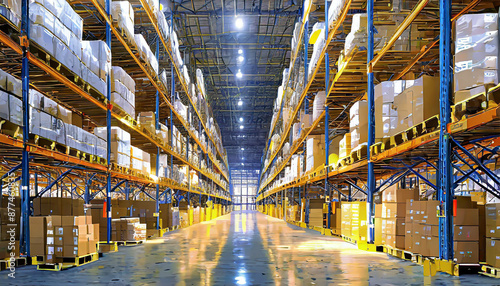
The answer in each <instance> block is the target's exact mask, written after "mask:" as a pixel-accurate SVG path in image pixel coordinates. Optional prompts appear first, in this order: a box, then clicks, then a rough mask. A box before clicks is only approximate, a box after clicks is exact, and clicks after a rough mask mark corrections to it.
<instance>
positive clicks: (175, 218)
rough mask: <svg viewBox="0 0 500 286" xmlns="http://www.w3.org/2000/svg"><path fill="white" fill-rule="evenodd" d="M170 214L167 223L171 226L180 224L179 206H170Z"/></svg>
mask: <svg viewBox="0 0 500 286" xmlns="http://www.w3.org/2000/svg"><path fill="white" fill-rule="evenodd" d="M171 214H172V215H171V216H170V221H169V224H170V225H171V226H172V227H175V226H178V225H179V224H180V221H179V220H180V218H179V208H178V207H172V209H171Z"/></svg>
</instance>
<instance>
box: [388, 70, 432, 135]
mask: <svg viewBox="0 0 500 286" xmlns="http://www.w3.org/2000/svg"><path fill="white" fill-rule="evenodd" d="M408 83H409V82H408V81H407V82H406V88H405V89H404V90H403V91H402V92H401V93H399V94H398V95H396V96H395V97H394V105H393V107H394V108H395V109H396V111H397V116H398V125H397V128H396V130H395V134H397V133H399V132H402V131H405V130H407V129H408V128H410V127H413V126H415V125H418V124H420V123H422V122H424V121H426V120H427V119H429V118H431V117H433V116H435V115H438V114H439V77H431V76H427V75H424V76H422V77H420V78H418V79H416V80H414V81H413V84H412V85H411V86H410V85H409V84H408Z"/></svg>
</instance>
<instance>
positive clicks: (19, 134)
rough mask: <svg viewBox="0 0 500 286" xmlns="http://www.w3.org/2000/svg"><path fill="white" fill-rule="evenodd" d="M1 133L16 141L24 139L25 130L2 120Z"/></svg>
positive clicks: (0, 123)
mask: <svg viewBox="0 0 500 286" xmlns="http://www.w3.org/2000/svg"><path fill="white" fill-rule="evenodd" d="M0 132H1V133H2V134H5V135H9V136H11V137H12V138H15V139H22V138H23V128H22V127H21V126H19V125H17V124H14V123H12V122H10V121H8V120H6V119H2V118H0Z"/></svg>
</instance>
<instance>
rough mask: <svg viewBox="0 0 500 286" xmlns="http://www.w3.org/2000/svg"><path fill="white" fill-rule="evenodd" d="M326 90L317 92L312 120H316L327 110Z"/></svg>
mask: <svg viewBox="0 0 500 286" xmlns="http://www.w3.org/2000/svg"><path fill="white" fill-rule="evenodd" d="M325 102H326V92H324V91H320V92H318V93H317V94H316V97H315V98H314V102H313V113H312V121H313V122H314V121H316V119H318V118H319V116H320V115H321V113H322V112H323V111H325Z"/></svg>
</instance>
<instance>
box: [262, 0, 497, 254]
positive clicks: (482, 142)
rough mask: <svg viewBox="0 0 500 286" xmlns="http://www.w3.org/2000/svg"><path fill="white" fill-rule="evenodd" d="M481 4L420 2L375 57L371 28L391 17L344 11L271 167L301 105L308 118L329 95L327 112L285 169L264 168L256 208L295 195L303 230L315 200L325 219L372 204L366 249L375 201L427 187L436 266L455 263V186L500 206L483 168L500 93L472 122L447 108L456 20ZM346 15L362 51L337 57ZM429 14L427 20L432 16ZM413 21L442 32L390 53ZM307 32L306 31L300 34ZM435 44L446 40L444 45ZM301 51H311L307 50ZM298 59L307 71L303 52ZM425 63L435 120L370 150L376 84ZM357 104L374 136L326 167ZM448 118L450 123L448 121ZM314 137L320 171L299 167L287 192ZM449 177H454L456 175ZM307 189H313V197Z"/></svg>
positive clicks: (374, 10)
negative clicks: (319, 96)
mask: <svg viewBox="0 0 500 286" xmlns="http://www.w3.org/2000/svg"><path fill="white" fill-rule="evenodd" d="M478 3H479V1H472V2H470V3H466V4H463V3H458V2H453V1H451V0H441V1H440V2H439V7H436V5H431V4H430V3H429V1H426V0H421V1H418V3H416V4H415V6H414V7H413V9H411V10H408V11H405V12H404V19H403V20H402V21H401V22H400V24H399V25H398V27H397V29H396V32H395V33H394V35H392V37H391V38H390V39H388V40H387V41H386V42H385V45H384V46H383V47H381V48H380V47H378V48H379V49H378V50H376V51H375V50H374V23H375V22H376V23H378V24H380V23H384V21H386V20H384V18H383V16H387V15H390V11H388V9H389V8H388V7H387V6H385V7H384V6H383V5H382V4H380V3H376V2H375V3H374V1H373V0H370V1H368V2H367V5H366V7H364V6H363V3H361V2H359V1H357V0H347V1H345V3H344V7H343V10H342V14H341V16H340V17H339V18H338V20H337V21H336V22H335V23H333V24H332V25H333V26H332V25H326V27H327V28H326V29H325V30H326V31H325V32H326V35H328V36H327V37H325V38H326V39H327V41H326V45H325V48H324V49H323V50H322V52H321V56H320V58H319V61H318V64H317V66H316V69H315V70H314V74H313V75H312V77H311V79H310V80H309V81H308V83H307V85H306V88H305V89H304V91H303V92H302V94H301V97H300V98H301V100H300V101H299V104H298V105H297V106H296V108H295V111H294V112H293V113H292V119H291V122H290V124H289V125H288V126H287V128H285V129H284V132H283V134H282V135H281V136H282V138H283V139H282V140H281V141H282V142H280V145H279V148H278V150H277V151H276V152H275V154H273V156H272V158H273V159H274V158H275V157H276V155H277V154H279V153H280V151H281V149H282V146H283V143H284V142H285V141H286V140H288V139H287V138H288V133H289V131H290V126H291V125H292V124H293V122H296V121H298V118H296V115H297V112H298V111H299V110H300V109H301V108H303V106H301V105H302V103H303V101H304V98H306V99H305V104H306V107H305V109H306V110H307V109H308V99H309V100H310V99H311V98H312V96H314V95H312V94H313V93H314V92H317V91H319V90H325V87H326V90H327V92H326V94H327V99H326V104H325V111H324V112H323V113H322V114H321V115H320V116H319V118H318V119H316V120H315V121H314V123H313V124H312V126H311V128H310V129H306V130H305V132H303V133H302V136H301V137H300V138H299V139H298V140H296V142H295V143H294V144H293V145H292V146H291V148H290V149H291V151H290V154H289V155H287V156H284V157H283V160H282V163H281V164H279V165H278V164H276V162H275V161H276V160H270V162H269V163H268V164H264V163H263V164H262V177H261V178H262V180H260V184H259V188H258V194H257V197H256V201H257V204H268V203H271V204H273V203H278V202H279V201H280V198H281V200H282V199H283V197H284V196H286V197H290V195H291V198H292V199H291V200H290V201H291V202H292V204H298V205H299V206H300V205H301V204H302V201H303V200H304V203H305V206H304V208H305V222H306V223H307V221H308V219H307V217H308V201H309V196H310V195H311V194H317V195H324V196H328V197H329V198H330V200H329V201H330V203H329V210H330V211H331V201H332V200H338V201H341V200H344V201H351V200H352V198H353V197H355V196H356V195H357V194H360V195H361V199H362V200H366V201H367V202H368V206H369V208H368V217H367V225H368V226H369V228H368V230H369V231H368V242H369V243H373V239H374V219H373V214H374V207H373V197H374V195H375V194H376V193H378V192H380V191H383V190H384V189H385V188H387V187H389V186H391V185H393V184H396V183H398V182H400V181H402V180H406V181H407V182H409V183H410V184H415V183H416V184H425V185H427V187H428V190H430V191H429V193H430V194H432V193H436V194H437V198H438V200H439V201H441V208H442V210H443V212H442V217H441V218H440V229H441V231H440V233H439V237H440V259H442V260H445V261H449V262H450V263H453V262H452V261H453V253H454V252H453V227H452V225H453V222H452V221H453V218H452V215H453V214H452V201H453V195H454V194H455V189H456V187H457V186H458V184H460V183H461V182H463V181H465V180H467V179H470V180H472V181H473V182H475V183H476V184H478V185H479V186H481V187H482V188H483V189H484V190H485V191H487V192H489V193H491V194H493V195H494V196H496V197H500V193H499V192H498V191H497V190H496V188H495V185H497V186H498V185H499V183H500V178H499V177H498V175H497V174H496V173H495V172H494V171H493V170H492V169H491V166H489V164H493V163H494V162H495V159H492V157H491V155H493V154H494V153H495V152H496V151H494V150H493V149H492V148H491V147H493V146H498V144H499V142H498V136H499V135H498V132H497V131H495V128H498V126H499V125H500V107H499V106H498V102H499V101H498V100H497V99H496V98H497V96H498V90H499V87H498V86H496V87H493V88H490V89H489V90H488V91H487V92H486V93H485V94H484V95H483V96H484V98H488V99H489V101H488V100H486V99H485V101H487V107H483V108H481V109H480V110H478V111H477V112H475V113H473V114H466V116H463V115H464V114H465V113H457V112H458V107H456V106H455V107H453V108H452V106H450V101H451V98H452V97H451V95H452V94H451V93H452V91H451V90H450V88H451V82H452V78H453V74H452V52H451V42H450V41H451V39H452V37H451V27H452V25H453V23H454V21H455V20H456V19H457V18H458V17H459V16H460V15H462V14H465V13H467V12H469V11H473V10H474V8H475V7H476V5H477V4H478ZM324 7H326V8H327V7H328V1H325V4H324ZM326 8H325V19H319V20H320V21H321V20H325V23H328V9H326ZM349 11H357V13H367V16H368V20H367V32H368V33H367V34H368V42H367V46H368V48H367V49H360V48H354V50H353V51H352V52H351V53H349V54H347V55H346V54H343V53H341V50H342V46H343V44H344V43H343V42H344V41H343V40H344V38H345V34H346V33H345V32H344V31H343V30H342V31H341V30H339V29H344V30H346V29H347V31H348V29H349V28H350V25H351V19H352V14H351V13H348V12H349ZM431 11H433V13H430V12H431ZM436 11H439V13H436ZM431 15H434V17H432V16H431ZM437 16H439V17H437ZM419 21H426V23H428V26H429V29H435V31H438V30H437V29H439V32H440V34H439V36H436V37H434V38H429V39H425V40H426V44H425V46H423V47H422V48H421V49H420V50H418V51H412V52H401V51H395V50H392V49H391V48H392V46H393V44H394V43H395V42H396V40H397V39H398V38H399V37H400V36H401V35H402V33H403V32H404V31H405V30H406V29H407V28H408V27H409V26H410V25H411V24H412V23H418V22H419ZM307 25H308V24H307V23H306V24H305V27H307ZM329 26H330V27H329ZM328 27H329V28H328ZM332 27H333V28H332ZM340 27H342V28H340ZM341 32H343V33H341ZM307 33H308V30H307V29H306V30H305V36H304V39H308V34H307ZM440 39H445V40H442V41H440ZM305 44H306V45H307V41H306V43H305ZM438 46H439V50H438V49H437V47H438ZM303 54H304V57H305V59H306V61H305V62H306V65H307V56H308V53H307V50H306V51H305V52H304V53H303ZM324 58H325V61H324V62H323V59H324ZM438 59H439V61H438ZM292 60H293V58H292ZM421 63H426V64H427V65H429V68H428V69H427V71H428V72H434V73H435V74H436V75H437V74H439V77H440V83H441V85H440V86H441V90H440V107H441V113H440V114H439V116H436V117H433V118H431V119H429V120H428V121H426V122H424V124H423V125H418V126H414V127H412V128H410V129H408V130H406V131H404V132H401V133H400V134H397V135H395V136H393V137H391V140H390V141H387V142H375V130H374V129H375V128H374V126H375V124H374V122H375V117H374V86H375V80H378V81H385V80H397V79H401V78H402V77H403V76H405V75H407V74H409V73H411V72H413V71H419V68H418V64H421ZM429 63H430V64H429ZM319 71H323V72H322V73H320V72H319ZM439 71H440V72H439ZM316 77H318V78H317V79H316ZM308 95H310V96H308ZM361 99H366V100H367V101H368V106H369V108H368V110H369V113H368V117H369V122H370V124H369V126H370V127H369V136H368V144H367V146H365V147H364V148H360V149H359V150H356V152H353V153H351V155H350V156H348V157H345V158H340V159H339V162H338V163H337V164H333V163H332V162H328V146H329V145H330V142H331V139H332V138H334V137H335V136H337V135H339V134H343V133H345V132H346V131H345V130H346V129H347V130H348V128H349V126H348V122H347V126H346V122H345V121H346V118H345V117H346V115H348V110H349V107H350V106H352V104H353V103H354V102H356V101H358V100H361ZM464 104H465V103H464ZM452 111H453V112H452ZM462 111H463V108H462ZM452 115H454V116H455V118H454V119H453V120H452ZM457 115H459V116H457ZM347 119H348V118H347ZM347 121H348V120H347ZM273 132H274V125H272V127H271V134H270V136H272V135H273ZM347 132H348V131H347ZM312 134H325V135H326V136H325V148H326V152H325V161H326V165H323V166H322V167H321V168H318V169H316V170H311V171H309V172H305V167H304V174H303V175H302V176H300V177H298V178H295V179H294V180H293V181H290V182H286V183H283V181H281V179H282V177H283V171H284V169H285V167H286V166H287V165H288V163H289V162H290V159H291V157H292V155H293V154H299V153H301V152H302V153H303V152H305V147H302V145H303V142H304V140H306V138H307V136H309V135H312ZM487 146H490V147H487ZM301 147H302V148H301ZM266 152H267V151H266ZM266 152H265V154H264V156H266ZM304 165H305V164H304ZM271 166H273V168H274V170H275V171H274V172H270V170H271V169H273V168H271ZM429 170H430V171H429ZM454 170H456V171H457V172H459V173H460V175H456V174H455V175H454V174H453V172H454ZM426 172H429V173H432V174H434V175H437V178H438V179H437V184H435V183H433V182H432V181H431V180H429V179H428V178H426V177H425V176H423V175H422V173H426ZM280 181H281V182H280ZM311 186H315V187H314V188H311ZM297 195H298V196H297ZM358 197H359V196H358ZM327 217H328V226H330V221H329V220H330V216H329V215H328V216H327ZM450 226H451V227H450Z"/></svg>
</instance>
